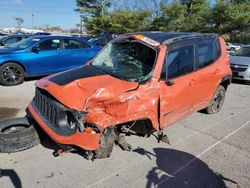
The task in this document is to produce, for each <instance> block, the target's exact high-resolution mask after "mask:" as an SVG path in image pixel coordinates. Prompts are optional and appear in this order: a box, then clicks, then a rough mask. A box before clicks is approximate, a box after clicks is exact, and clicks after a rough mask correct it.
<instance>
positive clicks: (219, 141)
mask: <svg viewBox="0 0 250 188" xmlns="http://www.w3.org/2000/svg"><path fill="white" fill-rule="evenodd" d="M34 83H35V81H28V82H25V83H24V84H22V85H20V86H15V87H4V86H0V119H5V118H10V117H16V116H23V115H24V114H25V108H26V106H27V105H28V103H29V102H30V101H31V99H32V97H33V95H34V92H35V87H34ZM249 112H250V85H247V84H243V83H234V84H231V85H230V86H229V88H228V91H227V93H226V100H225V103H224V106H223V108H222V110H221V112H219V113H218V114H215V115H206V114H202V113H198V112H197V113H194V114H193V115H192V116H190V117H188V118H187V119H185V120H183V121H181V122H178V123H176V124H174V125H172V126H170V127H169V128H167V129H165V133H166V134H167V135H168V137H169V139H170V145H168V144H166V143H157V140H156V139H155V138H154V137H153V136H151V137H150V138H142V137H136V136H131V137H128V139H127V141H128V142H129V143H130V144H131V145H132V146H133V148H134V150H133V151H132V152H126V151H122V150H121V149H120V148H119V147H115V148H114V150H113V153H112V155H111V157H110V158H107V159H102V160H95V161H88V160H86V159H84V158H83V157H82V156H80V155H78V154H73V153H66V154H65V155H63V156H60V157H57V158H56V157H54V156H53V155H52V153H53V151H54V150H53V149H54V148H55V145H54V144H53V143H52V142H51V141H50V140H49V139H47V138H46V140H45V141H44V143H43V144H42V145H38V146H36V147H34V148H32V149H30V150H27V151H23V152H19V153H10V154H3V153H1V154H0V187H1V188H9V187H24V188H26V187H27V188H31V187H32V188H36V187H39V188H40V187H60V188H64V187H65V188H66V187H70V188H72V187H107V188H110V187H111V188H112V187H114V188H117V187H119V188H123V187H129V188H131V187H136V188H150V187H173V188H174V187H181V188H182V187H201V188H203V187H209V188H214V187H219V188H220V187H230V188H231V187H237V188H238V187H240V188H248V187H250V136H249V134H250V113H249Z"/></svg>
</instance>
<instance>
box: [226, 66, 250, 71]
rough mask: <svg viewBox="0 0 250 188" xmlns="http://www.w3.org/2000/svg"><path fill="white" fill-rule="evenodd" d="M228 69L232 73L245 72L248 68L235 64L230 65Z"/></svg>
mask: <svg viewBox="0 0 250 188" xmlns="http://www.w3.org/2000/svg"><path fill="white" fill-rule="evenodd" d="M230 67H231V69H232V71H233V72H245V71H246V70H247V68H248V66H247V65H237V64H231V66H230Z"/></svg>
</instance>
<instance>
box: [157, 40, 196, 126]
mask: <svg viewBox="0 0 250 188" xmlns="http://www.w3.org/2000/svg"><path fill="white" fill-rule="evenodd" d="M194 64H195V45H194V41H193V40H186V41H182V42H181V43H177V44H175V45H171V46H169V47H168V52H167V56H166V58H165V63H164V66H163V69H162V80H161V81H160V114H159V115H160V124H161V127H166V126H168V125H170V124H172V123H175V122H176V121H178V120H180V119H183V118H185V117H186V116H188V115H189V114H191V113H192V112H193V105H194V103H193V102H194V101H193V99H192V97H193V87H192V77H193V74H194Z"/></svg>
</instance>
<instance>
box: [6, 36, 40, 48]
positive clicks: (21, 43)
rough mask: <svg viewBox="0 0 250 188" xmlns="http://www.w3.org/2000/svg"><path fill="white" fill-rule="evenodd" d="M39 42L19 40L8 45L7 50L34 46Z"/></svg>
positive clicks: (34, 39) (32, 39) (28, 39)
mask: <svg viewBox="0 0 250 188" xmlns="http://www.w3.org/2000/svg"><path fill="white" fill-rule="evenodd" d="M38 41H40V39H39V38H27V39H24V40H21V41H19V42H17V43H15V44H12V45H9V48H22V49H23V48H27V47H29V46H31V45H33V44H35V43H36V42H38Z"/></svg>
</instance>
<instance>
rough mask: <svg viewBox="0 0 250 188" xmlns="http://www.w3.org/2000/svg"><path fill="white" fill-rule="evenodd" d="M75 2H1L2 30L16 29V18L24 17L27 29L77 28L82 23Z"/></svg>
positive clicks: (2, 0)
mask: <svg viewBox="0 0 250 188" xmlns="http://www.w3.org/2000/svg"><path fill="white" fill-rule="evenodd" d="M74 8H76V2H75V0H0V28H1V27H16V26H17V23H16V21H15V19H14V18H15V17H22V18H23V19H24V23H23V24H22V25H21V26H22V27H25V28H32V14H33V15H34V17H33V18H34V26H35V27H44V26H45V25H49V26H60V27H61V28H63V29H69V28H76V24H77V23H79V22H80V17H79V15H78V14H77V13H76V12H75V11H74Z"/></svg>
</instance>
